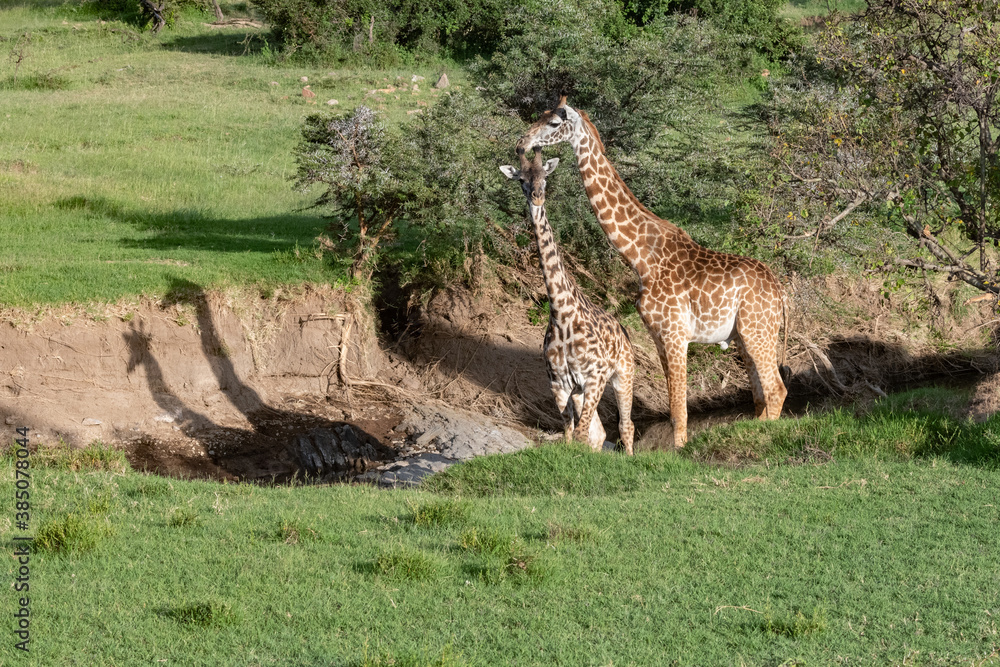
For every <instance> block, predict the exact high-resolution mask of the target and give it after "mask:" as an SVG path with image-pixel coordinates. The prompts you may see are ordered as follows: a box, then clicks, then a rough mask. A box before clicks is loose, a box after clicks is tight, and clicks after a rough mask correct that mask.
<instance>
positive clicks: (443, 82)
mask: <svg viewBox="0 0 1000 667" xmlns="http://www.w3.org/2000/svg"><path fill="white" fill-rule="evenodd" d="M448 85H449V84H448V75H447V74H443V73H442V74H441V78H440V79H438V82H437V83H435V84H434V87H435V88H437V89H441V88H447V87H448Z"/></svg>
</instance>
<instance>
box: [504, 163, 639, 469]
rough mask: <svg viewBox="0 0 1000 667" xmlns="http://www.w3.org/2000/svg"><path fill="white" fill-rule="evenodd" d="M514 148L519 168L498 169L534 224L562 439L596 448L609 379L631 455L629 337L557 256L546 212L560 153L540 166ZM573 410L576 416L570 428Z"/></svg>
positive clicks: (546, 350)
mask: <svg viewBox="0 0 1000 667" xmlns="http://www.w3.org/2000/svg"><path fill="white" fill-rule="evenodd" d="M518 153H519V155H520V158H521V168H520V169H515V168H514V167H511V166H507V165H505V166H502V167H500V171H502V172H503V173H504V175H506V176H507V178H509V179H512V180H517V181H520V183H521V189H522V190H523V191H524V196H525V197H526V198H527V200H528V210H529V211H530V213H531V220H532V222H533V223H534V225H535V239H536V240H537V241H538V255H539V260H540V261H541V265H542V275H543V276H544V277H545V289H546V290H547V291H548V294H549V328H548V329H546V331H545V343H544V346H543V348H542V349H543V352H544V354H545V363H546V366H547V368H548V373H549V382H551V383H552V393H553V394H555V398H556V405H557V406H558V408H559V412H561V413H562V417H563V432H564V435H565V437H566V440H567V441H568V440H569V439H570V437H571V436H572V437H573V438H575V439H576V440H580V441H584V440H586V441H587V442H589V443H590V446H591V448H592V449H593V450H594V451H598V450H600V449H601V447H602V446H603V445H604V437H605V435H606V433H605V431H604V426H603V425H602V424H601V420H600V418H599V417H598V415H597V404H598V403H599V402H600V400H601V396H602V395H604V387H605V385H607V383H608V380H609V379H610V380H611V386H612V387H613V388H614V390H615V396H616V397H617V399H618V420H619V421H618V430H619V432H620V433H621V438H622V442H623V443H624V444H625V451H626V452H627V453H628V454H629V455H631V454H632V437H633V434H634V432H635V428H634V427H633V425H632V417H631V415H632V376H633V374H634V373H635V357H634V356H633V353H632V342H631V341H630V340H629V338H628V335H627V334H626V333H625V329H623V328H622V326H621V324H619V323H618V321H617V320H615V319H614V318H613V317H611V316H610V315H608V314H607V313H606V312H604V311H603V310H601V309H600V308H597V307H596V306H594V304H592V303H591V302H590V300H588V299H587V297H585V296H584V295H583V293H582V292H581V291H580V288H578V287H577V285H576V281H574V280H573V278H572V276H571V275H570V274H569V273H567V272H566V270H565V269H564V268H563V265H562V260H560V258H559V249H558V248H557V247H556V242H555V238H554V236H553V234H552V227H550V226H549V220H548V217H547V216H546V215H545V177H546V176H548V175H549V174H551V173H552V170H553V169H555V168H556V165H557V164H559V158H553V159H551V160H549V161H548V162H546V163H545V164H544V165H542V154H541V153H540V152H538V151H535V159H534V161H533V162H529V161H528V158H527V157H526V156H525V154H524V151H518ZM571 398H572V402H571V401H570V399H571ZM574 412H575V414H576V417H577V420H578V421H577V423H576V429H575V430H574V428H573V416H574ZM588 426H589V428H588Z"/></svg>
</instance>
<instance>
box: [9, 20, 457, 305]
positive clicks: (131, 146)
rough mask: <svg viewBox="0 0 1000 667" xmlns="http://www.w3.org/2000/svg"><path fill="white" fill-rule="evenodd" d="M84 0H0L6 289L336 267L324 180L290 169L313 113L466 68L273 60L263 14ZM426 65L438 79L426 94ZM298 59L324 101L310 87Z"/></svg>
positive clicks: (141, 289) (104, 295)
mask: <svg viewBox="0 0 1000 667" xmlns="http://www.w3.org/2000/svg"><path fill="white" fill-rule="evenodd" d="M73 8H74V6H73V5H72V4H67V5H62V4H56V3H52V4H51V5H48V6H46V5H44V4H43V5H35V6H32V7H27V6H23V5H13V6H0V36H2V37H3V38H4V39H5V41H3V42H2V45H3V50H4V56H5V57H4V60H3V62H2V63H0V95H2V97H3V105H2V109H0V135H2V136H3V137H4V141H3V142H2V143H0V210H2V211H3V214H2V215H0V239H2V241H3V242H2V243H0V303H2V304H6V305H16V306H29V305H31V304H36V303H62V302H72V301H75V302H89V301H113V300H116V299H118V298H120V297H122V296H131V295H137V294H150V295H162V294H163V293H165V292H166V291H167V289H168V288H169V285H170V284H171V282H172V281H174V280H176V279H183V280H189V281H191V282H194V283H197V284H199V285H201V286H202V287H206V288H212V287H221V286H225V285H230V284H238V285H246V284H250V285H258V284H259V285H261V286H262V288H268V287H273V286H275V285H279V284H284V283H297V282H302V281H324V280H331V279H336V278H337V276H331V275H330V270H329V268H328V267H325V266H324V262H323V261H322V259H321V258H320V256H319V253H318V249H317V246H316V243H315V237H316V236H317V234H318V233H319V232H320V231H322V229H323V227H324V224H325V221H324V220H323V219H322V217H321V212H320V211H317V210H311V211H306V210H303V208H304V207H305V206H307V205H308V204H310V203H311V202H312V201H313V200H314V199H315V194H312V195H310V194H308V193H307V194H303V193H299V192H296V191H294V190H293V188H292V183H291V181H290V180H289V179H290V177H291V176H292V175H293V174H294V173H295V164H294V162H293V160H292V149H293V148H294V146H295V145H296V144H297V142H298V141H299V133H300V129H301V124H302V119H303V117H304V116H305V115H307V114H309V113H314V112H316V111H318V110H326V109H332V108H336V109H348V110H349V109H351V108H353V107H354V106H355V105H357V104H359V103H361V102H362V101H364V102H365V103H366V104H369V105H370V106H373V107H374V108H376V109H380V110H382V111H384V113H385V114H386V117H387V119H388V120H389V121H390V122H402V121H403V119H405V118H407V117H408V116H407V114H406V111H412V110H414V109H419V108H422V106H421V105H425V104H429V103H431V102H432V101H433V99H434V97H435V96H436V95H437V94H438V93H437V91H433V90H432V88H431V86H430V83H433V77H434V76H435V75H437V74H439V73H440V72H441V71H442V69H443V68H444V69H447V71H448V74H449V78H450V79H451V80H452V82H453V87H461V86H462V84H463V82H464V77H463V74H462V71H461V70H460V69H458V68H454V67H446V65H445V64H423V65H414V66H413V67H410V68H405V69H399V70H398V71H397V70H386V71H381V70H380V71H366V70H357V69H338V70H336V71H330V70H325V69H317V68H315V67H296V66H292V65H288V64H276V59H275V58H274V57H273V56H272V55H270V54H269V53H268V50H267V47H266V40H265V36H266V32H265V31H264V30H255V29H253V28H250V29H239V30H235V31H234V30H232V29H227V30H213V29H211V28H208V27H206V26H205V25H204V24H203V23H204V22H206V21H208V20H210V19H209V18H208V17H207V16H204V15H200V14H196V13H195V14H185V15H183V16H181V18H180V20H179V21H178V24H177V25H176V26H175V27H174V28H172V29H169V30H164V31H163V32H162V33H161V34H160V35H158V36H152V35H149V34H139V33H137V32H135V31H134V29H132V28H130V27H129V26H127V25H125V24H122V23H120V22H102V21H101V19H100V17H99V16H96V15H92V14H84V13H74V11H73ZM227 9H228V6H227ZM26 35H27V36H26ZM20 55H23V59H22V60H21V62H20V64H19V65H18V64H17V62H16V61H17V59H18V57H19V56H20ZM8 56H10V57H8ZM15 67H16V74H15ZM413 74H418V75H422V76H425V77H426V79H427V80H425V81H421V82H419V85H420V88H421V90H420V91H418V92H417V93H415V94H414V93H413V91H412V90H411V89H410V85H411V84H410V78H411V76H412V75H413ZM303 76H305V77H308V79H309V82H310V85H311V86H312V90H314V91H315V92H316V95H317V97H316V98H315V101H316V102H317V103H318V104H309V103H307V102H306V100H305V99H304V98H303V97H302V86H303V85H304V84H303V83H302V82H301V81H300V77H303ZM397 77H400V78H398V79H397ZM404 83H405V85H406V87H405V89H404V90H399V91H396V92H395V93H379V92H376V93H375V94H374V95H373V94H371V91H373V90H376V89H379V88H381V89H383V90H385V89H387V88H388V87H389V86H390V85H392V84H396V85H403V84H404ZM331 99H336V100H337V101H338V102H339V105H338V106H336V107H330V106H328V105H327V104H326V102H327V101H328V100H331Z"/></svg>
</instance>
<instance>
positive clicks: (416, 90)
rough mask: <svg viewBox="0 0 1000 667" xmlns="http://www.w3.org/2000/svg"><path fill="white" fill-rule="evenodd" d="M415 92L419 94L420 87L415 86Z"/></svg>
mask: <svg viewBox="0 0 1000 667" xmlns="http://www.w3.org/2000/svg"><path fill="white" fill-rule="evenodd" d="M413 92H415V93H419V92H420V86H418V85H417V84H413Z"/></svg>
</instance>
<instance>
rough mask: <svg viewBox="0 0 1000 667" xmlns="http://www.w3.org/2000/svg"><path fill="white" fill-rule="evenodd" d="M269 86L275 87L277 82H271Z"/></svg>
mask: <svg viewBox="0 0 1000 667" xmlns="http://www.w3.org/2000/svg"><path fill="white" fill-rule="evenodd" d="M270 85H272V86H277V85H278V82H277V81H272V82H271V84H270Z"/></svg>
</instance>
